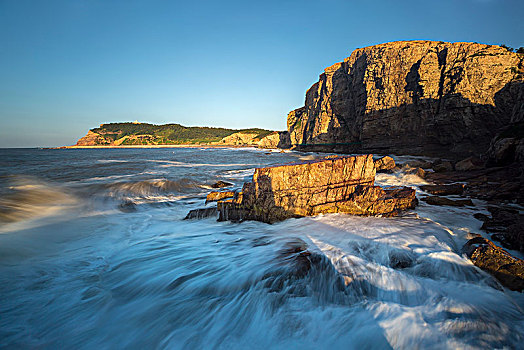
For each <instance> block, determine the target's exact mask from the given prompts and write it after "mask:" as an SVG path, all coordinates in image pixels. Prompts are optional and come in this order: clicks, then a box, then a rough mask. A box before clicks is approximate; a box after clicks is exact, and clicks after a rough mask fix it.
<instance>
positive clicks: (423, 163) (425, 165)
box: [405, 160, 433, 169]
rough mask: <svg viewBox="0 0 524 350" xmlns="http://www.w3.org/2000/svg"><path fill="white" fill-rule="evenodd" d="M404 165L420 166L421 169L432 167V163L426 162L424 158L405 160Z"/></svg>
mask: <svg viewBox="0 0 524 350" xmlns="http://www.w3.org/2000/svg"><path fill="white" fill-rule="evenodd" d="M405 165H407V166H409V167H410V168H422V169H431V168H433V163H431V162H428V161H426V160H412V161H410V162H407V163H406V164H405Z"/></svg>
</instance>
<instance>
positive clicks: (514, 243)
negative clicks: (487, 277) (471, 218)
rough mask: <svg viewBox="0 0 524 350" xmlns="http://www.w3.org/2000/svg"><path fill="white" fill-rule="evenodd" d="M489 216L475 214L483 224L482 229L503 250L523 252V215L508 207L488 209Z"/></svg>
mask: <svg viewBox="0 0 524 350" xmlns="http://www.w3.org/2000/svg"><path fill="white" fill-rule="evenodd" d="M488 210H489V212H490V214H491V216H488V215H485V214H481V213H478V214H475V217H476V218H477V219H479V220H481V221H483V222H484V223H483V224H482V227H481V228H482V229H483V230H485V231H486V232H488V233H491V234H492V238H493V239H494V240H497V241H499V242H500V243H501V244H502V245H503V246H504V247H505V248H508V249H514V250H519V251H521V252H524V214H521V213H520V212H519V211H518V210H517V209H514V208H508V207H493V206H491V207H488Z"/></svg>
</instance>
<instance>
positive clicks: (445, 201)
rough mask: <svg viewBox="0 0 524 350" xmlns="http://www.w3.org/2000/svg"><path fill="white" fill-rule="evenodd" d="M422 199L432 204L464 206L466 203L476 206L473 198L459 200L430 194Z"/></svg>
mask: <svg viewBox="0 0 524 350" xmlns="http://www.w3.org/2000/svg"><path fill="white" fill-rule="evenodd" d="M422 200H423V201H424V202H426V203H428V204H431V205H448V206H452V207H463V206H465V205H467V206H474V204H473V202H472V201H471V199H457V200H451V199H448V198H445V197H439V196H429V197H424V198H422Z"/></svg>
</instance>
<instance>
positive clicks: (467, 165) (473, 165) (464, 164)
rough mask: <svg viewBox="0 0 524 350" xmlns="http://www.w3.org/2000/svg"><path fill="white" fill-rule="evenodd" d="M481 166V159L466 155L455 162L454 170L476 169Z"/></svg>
mask: <svg viewBox="0 0 524 350" xmlns="http://www.w3.org/2000/svg"><path fill="white" fill-rule="evenodd" d="M483 167H484V166H483V164H482V161H481V160H480V159H479V158H477V157H468V158H466V159H463V160H461V161H460V162H457V163H456V164H455V170H457V171H470V170H478V169H482V168H483Z"/></svg>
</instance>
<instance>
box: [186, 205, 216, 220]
mask: <svg viewBox="0 0 524 350" xmlns="http://www.w3.org/2000/svg"><path fill="white" fill-rule="evenodd" d="M217 213H218V212H217V208H216V207H209V208H198V209H193V210H191V211H190V212H189V213H187V215H186V217H185V218H184V220H191V219H205V218H209V217H212V216H217Z"/></svg>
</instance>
